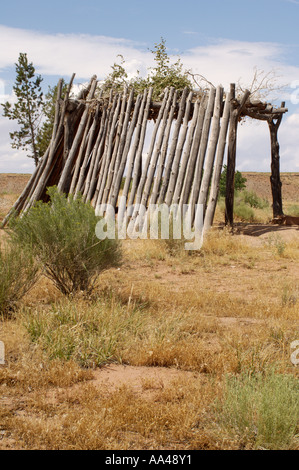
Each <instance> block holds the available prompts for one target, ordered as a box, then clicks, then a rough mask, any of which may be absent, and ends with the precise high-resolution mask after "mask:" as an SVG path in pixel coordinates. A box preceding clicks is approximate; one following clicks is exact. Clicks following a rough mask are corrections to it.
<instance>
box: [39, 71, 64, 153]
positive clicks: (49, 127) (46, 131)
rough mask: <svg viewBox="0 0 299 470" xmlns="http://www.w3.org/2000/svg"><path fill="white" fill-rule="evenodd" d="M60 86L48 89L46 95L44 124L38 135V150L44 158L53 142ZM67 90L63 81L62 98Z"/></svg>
mask: <svg viewBox="0 0 299 470" xmlns="http://www.w3.org/2000/svg"><path fill="white" fill-rule="evenodd" d="M57 90H58V85H55V86H54V87H50V86H49V88H48V92H47V94H46V95H45V100H44V104H43V118H42V123H41V125H40V127H39V129H38V134H37V148H38V152H39V155H40V156H43V155H44V154H45V152H46V150H47V148H48V146H49V143H50V141H51V137H52V132H53V126H54V119H55V108H56V100H57ZM66 90H67V84H66V83H65V81H64V80H63V82H62V96H61V97H62V98H63V97H64V95H65V92H66Z"/></svg>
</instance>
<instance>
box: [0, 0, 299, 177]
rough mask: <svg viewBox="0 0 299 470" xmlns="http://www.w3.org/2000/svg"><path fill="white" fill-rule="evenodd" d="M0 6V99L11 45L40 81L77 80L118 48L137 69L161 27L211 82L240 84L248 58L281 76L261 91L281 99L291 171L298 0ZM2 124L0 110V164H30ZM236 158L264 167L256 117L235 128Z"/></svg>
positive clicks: (4, 95) (105, 65) (172, 46)
mask: <svg viewBox="0 0 299 470" xmlns="http://www.w3.org/2000/svg"><path fill="white" fill-rule="evenodd" d="M0 12H1V13H0V40H1V45H2V47H1V50H0V100H1V102H3V101H4V99H13V96H12V95H11V93H12V85H13V81H14V76H15V69H14V63H15V62H16V61H17V59H18V54H19V52H27V54H28V57H29V59H30V60H31V61H33V63H34V65H35V67H36V70H37V72H38V73H41V74H42V76H43V77H44V86H45V88H47V86H48V84H50V85H53V84H54V83H56V82H57V80H58V78H59V77H60V76H63V77H65V78H66V79H68V78H69V77H70V75H71V74H72V72H76V74H77V76H76V77H77V78H76V80H77V83H82V82H84V81H86V80H88V79H89V78H90V77H91V75H93V74H94V73H96V74H97V75H98V78H99V79H101V78H103V77H105V75H107V74H108V73H109V71H110V66H111V65H112V64H113V62H114V61H115V60H116V56H117V54H118V53H121V54H123V56H124V58H125V60H126V64H127V68H128V71H129V72H130V73H132V74H134V72H136V70H137V69H138V70H140V71H141V73H142V74H145V73H146V70H147V68H148V67H149V66H150V65H152V54H151V53H150V52H149V50H150V49H152V48H153V47H154V44H155V43H158V42H160V38H161V37H163V38H164V39H165V40H166V44H167V47H168V53H169V55H171V56H172V55H173V56H174V58H175V56H176V55H178V54H179V55H180V57H181V59H182V62H183V64H184V66H185V67H186V68H188V69H189V68H191V69H192V70H193V71H194V72H196V73H200V74H202V75H204V76H205V77H206V78H207V79H209V80H210V81H212V82H213V83H214V84H215V85H218V84H220V83H221V84H223V86H224V87H228V86H229V83H230V82H238V81H239V79H240V81H241V82H242V84H244V85H248V84H250V83H251V80H252V77H253V74H254V68H255V67H257V68H258V70H263V71H264V73H270V74H271V73H273V77H274V78H275V80H276V82H277V85H288V87H287V88H285V89H284V90H283V91H281V92H280V93H276V95H273V96H269V97H268V98H267V99H269V100H271V101H275V100H277V101H275V102H277V103H279V100H280V101H282V100H286V102H287V106H288V108H289V113H288V115H287V116H286V117H285V118H284V120H283V124H282V126H281V130H280V143H281V160H282V170H283V171H299V132H298V130H299V105H298V104H297V100H295V101H294V99H292V98H291V94H290V92H292V91H296V89H297V87H299V35H298V23H299V22H298V20H299V0H298V1H296V0H251V1H250V2H249V1H244V0H239V1H236V0H231V1H223V0H222V1H220V0H210V1H206V0H205V1H201V0H184V1H177V0H159V1H158V0H151V2H145V1H143V0H127V1H125V0H114V1H109V0H105V1H102V0H97V1H96V0H84V1H82V0H81V1H78V0H72V1H69V0H60V1H58V0H52V1H51V2H42V1H40V0H39V1H36V0H26V1H24V0H23V1H19V0H10V1H9V2H4V1H1V9H0ZM296 81H297V82H298V83H297V82H296ZM290 86H292V88H290ZM296 96H297V95H296ZM298 96H299V95H298ZM298 101H299V100H298ZM10 130H12V123H11V122H10V121H8V120H5V119H4V118H3V117H0V172H31V171H32V169H33V167H32V162H31V161H30V159H28V158H27V157H26V155H25V154H24V153H22V152H16V151H15V150H13V149H11V148H10V140H9V131H10ZM238 168H239V169H240V170H243V171H245V170H249V171H254V170H255V171H269V168H270V150H269V135H268V129H267V125H266V124H265V123H252V122H251V123H248V124H247V123H246V125H244V126H242V127H241V128H240V132H239V141H238Z"/></svg>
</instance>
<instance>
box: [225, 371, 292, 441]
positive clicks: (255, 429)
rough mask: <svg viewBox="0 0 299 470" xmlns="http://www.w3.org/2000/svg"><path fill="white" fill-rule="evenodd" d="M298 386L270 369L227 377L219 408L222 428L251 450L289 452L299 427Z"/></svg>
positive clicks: (290, 377) (288, 378)
mask: <svg viewBox="0 0 299 470" xmlns="http://www.w3.org/2000/svg"><path fill="white" fill-rule="evenodd" d="M298 396H299V383H298V379H297V378H295V377H294V376H292V375H286V374H285V375H284V374H279V373H276V372H275V370H269V371H267V372H266V373H265V374H262V373H257V374H249V373H243V374H242V375H240V376H230V377H228V378H227V381H226V387H225V391H224V398H223V402H222V405H221V406H220V408H219V409H218V411H219V413H220V415H219V420H220V422H221V425H222V427H223V428H225V429H226V430H228V431H229V432H231V433H232V435H234V436H236V435H237V436H238V438H239V439H240V440H243V441H244V442H246V443H247V444H249V443H251V446H252V447H253V448H265V449H269V450H271V449H272V450H288V449H290V448H292V446H293V444H294V441H295V439H296V435H297V434H298V427H299V401H298Z"/></svg>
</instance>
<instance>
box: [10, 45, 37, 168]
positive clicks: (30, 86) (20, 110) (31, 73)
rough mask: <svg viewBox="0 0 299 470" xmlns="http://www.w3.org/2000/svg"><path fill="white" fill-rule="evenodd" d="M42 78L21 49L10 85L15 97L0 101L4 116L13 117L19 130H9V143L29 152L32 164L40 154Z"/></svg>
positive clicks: (11, 118)
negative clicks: (9, 100) (12, 85)
mask: <svg viewBox="0 0 299 470" xmlns="http://www.w3.org/2000/svg"><path fill="white" fill-rule="evenodd" d="M42 81H43V79H42V78H41V76H40V75H36V74H35V68H34V66H33V63H32V62H29V61H28V58H27V54H26V53H20V55H19V60H18V63H17V64H16V81H15V85H14V87H13V91H14V93H15V95H16V99H17V101H16V103H15V104H11V103H9V102H6V103H4V104H2V107H3V110H4V112H3V116H5V117H7V118H8V119H10V120H13V121H16V122H17V124H18V126H19V130H17V131H14V132H11V133H10V137H11V140H12V147H13V148H16V149H23V150H26V151H27V152H29V153H28V157H31V158H33V159H34V162H35V165H37V164H38V162H39V159H40V158H41V154H40V151H39V147H38V142H37V141H38V129H39V126H40V122H41V116H42V111H43V92H42V88H41V83H42Z"/></svg>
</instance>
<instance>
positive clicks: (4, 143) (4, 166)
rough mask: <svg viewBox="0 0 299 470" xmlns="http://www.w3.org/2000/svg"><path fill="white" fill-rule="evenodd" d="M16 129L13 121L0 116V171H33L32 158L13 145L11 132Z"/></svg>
mask: <svg viewBox="0 0 299 470" xmlns="http://www.w3.org/2000/svg"><path fill="white" fill-rule="evenodd" d="M15 129H16V126H15V125H14V123H13V122H12V121H9V120H8V119H5V118H0V173H32V172H33V171H34V162H33V160H32V158H28V157H27V155H26V152H24V151H22V150H16V149H13V148H12V147H11V140H10V137H9V133H10V132H13V131H14V130H15Z"/></svg>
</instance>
